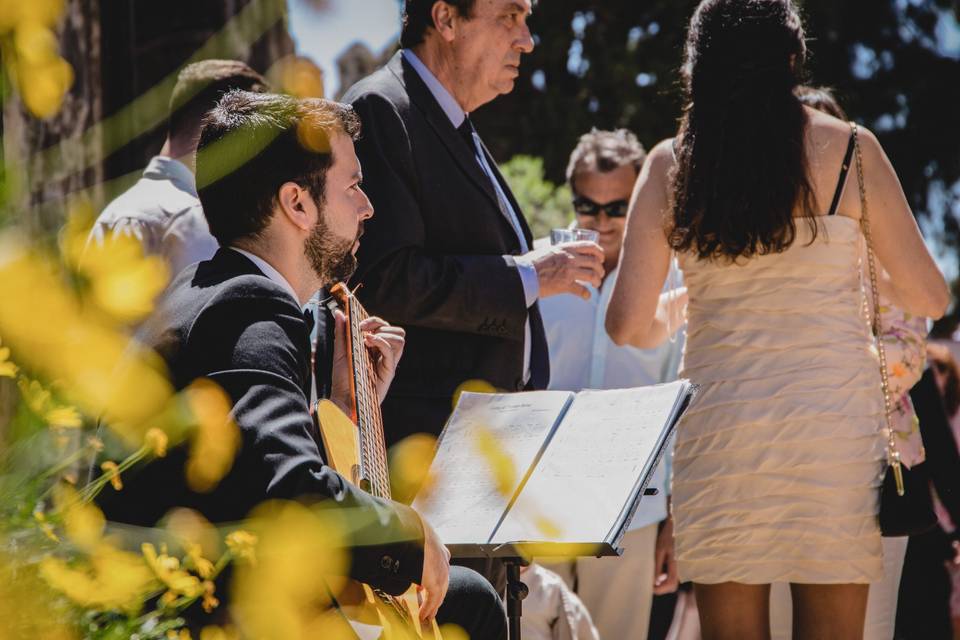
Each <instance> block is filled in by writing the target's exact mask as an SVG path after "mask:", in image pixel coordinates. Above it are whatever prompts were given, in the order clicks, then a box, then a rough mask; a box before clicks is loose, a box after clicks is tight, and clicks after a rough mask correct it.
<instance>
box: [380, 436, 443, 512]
mask: <svg viewBox="0 0 960 640" xmlns="http://www.w3.org/2000/svg"><path fill="white" fill-rule="evenodd" d="M436 446H437V439H436V438H434V437H433V436H431V435H428V434H425V433H418V434H415V435H412V436H408V437H406V438H404V439H403V440H401V441H400V442H398V443H397V444H395V445H394V446H393V447H391V448H390V463H389V468H390V486H391V488H392V489H393V498H394V500H398V501H400V502H403V503H404V504H409V503H411V502H413V498H414V497H415V496H417V495H418V494H419V495H420V496H421V497H423V498H424V499H427V498H429V496H430V492H431V491H432V489H433V485H434V482H435V480H436V479H435V478H433V477H431V476H430V475H429V471H430V463H431V462H433V455H434V453H435V451H436Z"/></svg>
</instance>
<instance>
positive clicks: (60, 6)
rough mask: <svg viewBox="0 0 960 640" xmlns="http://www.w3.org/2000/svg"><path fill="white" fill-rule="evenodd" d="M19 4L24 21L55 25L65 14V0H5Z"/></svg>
mask: <svg viewBox="0 0 960 640" xmlns="http://www.w3.org/2000/svg"><path fill="white" fill-rule="evenodd" d="M5 1H6V2H12V3H13V4H16V5H19V14H20V19H21V20H22V21H24V22H40V23H42V24H46V25H51V26H52V25H54V24H56V23H57V21H58V20H59V19H60V16H61V15H63V10H64V7H65V0H30V2H23V1H22V0H20V1H17V0H5Z"/></svg>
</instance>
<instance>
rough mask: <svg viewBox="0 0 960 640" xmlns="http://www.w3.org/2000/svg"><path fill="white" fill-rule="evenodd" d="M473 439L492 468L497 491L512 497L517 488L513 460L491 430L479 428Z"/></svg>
mask: <svg viewBox="0 0 960 640" xmlns="http://www.w3.org/2000/svg"><path fill="white" fill-rule="evenodd" d="M473 437H474V447H476V449H477V452H478V453H479V454H480V456H481V457H482V458H483V459H484V461H485V462H486V463H487V466H488V467H489V468H490V473H491V474H492V475H493V478H494V482H495V483H496V485H497V491H499V492H500V493H501V494H502V495H505V496H512V495H513V491H514V490H515V489H516V488H517V470H516V469H515V468H514V465H513V460H511V459H510V456H509V455H508V454H507V452H506V451H504V450H503V447H502V446H501V445H500V442H499V441H498V440H497V438H496V436H495V435H493V433H492V432H491V431H490V430H489V429H486V428H483V427H481V428H478V429H477V430H476V431H475V432H474V434H473Z"/></svg>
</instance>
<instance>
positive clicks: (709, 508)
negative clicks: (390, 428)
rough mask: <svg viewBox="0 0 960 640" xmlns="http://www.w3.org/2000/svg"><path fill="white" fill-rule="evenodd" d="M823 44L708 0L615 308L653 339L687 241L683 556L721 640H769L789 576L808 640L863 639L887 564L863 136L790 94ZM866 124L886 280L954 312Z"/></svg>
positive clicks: (633, 335) (650, 163) (780, 0)
mask: <svg viewBox="0 0 960 640" xmlns="http://www.w3.org/2000/svg"><path fill="white" fill-rule="evenodd" d="M805 54H806V48H805V38H804V34H803V28H802V25H801V23H800V19H799V17H798V14H797V12H796V9H795V7H794V6H793V3H792V2H791V1H790V0H704V1H703V2H701V3H700V5H699V7H698V8H697V10H696V12H695V13H694V15H693V17H692V19H691V23H690V30H689V34H688V38H687V46H686V60H685V64H684V68H683V80H684V84H685V88H686V93H687V105H686V107H685V109H684V115H683V120H682V122H681V126H680V130H679V132H678V134H677V137H676V139H675V141H674V140H668V141H664V142H662V143H660V144H659V145H657V146H656V147H655V148H654V150H653V151H652V152H651V154H650V155H649V157H648V159H647V162H646V164H645V165H644V167H643V170H642V172H641V174H640V177H639V178H638V181H637V185H636V188H635V191H634V196H633V201H632V204H631V211H630V214H629V218H628V222H627V229H626V236H625V240H624V250H623V253H622V255H621V263H620V270H619V275H618V279H617V282H616V284H615V289H614V293H613V299H612V301H611V303H610V307H609V310H608V313H607V330H608V332H609V333H610V335H611V336H612V338H613V339H614V340H615V341H616V342H618V343H621V344H625V343H629V344H633V345H635V346H637V347H641V348H646V347H649V346H651V343H652V342H655V341H656V340H657V339H658V338H659V336H661V335H662V334H663V327H662V326H661V325H662V324H663V322H664V320H663V319H662V318H660V317H658V315H657V313H656V310H657V303H658V298H659V294H660V291H661V289H662V286H663V282H664V279H665V277H666V274H667V270H668V267H669V264H670V259H671V253H672V252H676V254H677V256H678V258H679V260H680V265H681V268H682V269H683V272H684V277H685V281H686V285H687V292H688V296H689V305H688V312H687V315H688V329H687V331H688V333H687V344H686V348H685V353H684V365H683V371H682V372H681V375H683V376H684V377H686V378H689V379H690V380H692V381H693V382H695V383H698V384H699V385H700V387H701V389H700V393H699V394H698V396H697V398H696V400H695V401H694V403H693V405H692V406H691V407H690V409H689V410H688V412H687V413H686V415H685V416H684V419H683V420H682V421H681V423H680V425H679V426H678V429H677V442H676V449H675V456H674V477H673V483H674V484H673V493H672V495H673V510H674V513H673V515H674V526H675V539H676V547H677V549H676V556H677V561H678V565H679V571H680V577H681V579H683V580H690V581H692V582H694V584H695V590H696V595H697V602H698V606H699V611H700V618H701V625H702V629H703V635H704V638H705V640H712V639H714V638H721V639H725V638H736V639H738V640H744V639H747V640H749V639H751V638H758V639H767V638H769V635H770V624H769V596H770V584H771V583H774V582H787V583H790V585H791V592H792V596H793V609H794V615H793V620H794V637H795V638H804V639H813V638H839V639H847V638H849V639H851V640H852V639H854V638H862V636H863V623H864V612H865V607H866V600H867V593H868V588H869V583H871V582H875V581H877V580H879V579H880V578H881V576H882V574H883V562H882V553H881V544H880V532H879V527H878V524H877V512H878V508H879V499H878V487H879V485H880V481H881V479H882V474H883V471H884V439H883V438H882V435H881V429H882V428H883V401H882V397H881V392H880V374H879V365H878V362H877V358H876V356H875V353H874V352H873V350H872V349H871V347H872V338H871V336H870V334H869V329H868V326H867V322H866V319H865V317H864V314H863V301H864V297H863V291H862V287H861V278H860V273H861V272H860V260H861V258H862V256H863V251H864V239H863V235H862V234H861V231H860V222H859V218H860V203H859V194H858V189H856V188H851V189H846V190H843V189H839V190H838V188H837V187H838V180H839V177H840V174H841V165H842V164H843V161H844V156H845V152H846V149H847V147H848V144H849V143H850V139H851V129H850V127H849V125H848V124H847V123H845V122H843V121H841V120H838V119H836V118H833V117H831V116H828V115H826V114H822V113H819V112H817V111H814V110H812V109H809V108H806V107H804V106H803V105H801V104H800V102H799V101H798V99H797V98H796V96H794V94H793V89H794V88H795V87H796V86H797V85H798V84H799V81H800V77H801V73H802V68H803V62H804V57H805ZM859 138H860V145H861V147H862V152H863V163H864V166H863V169H864V176H865V187H866V192H867V194H868V198H869V201H870V216H871V223H872V225H871V228H872V235H873V243H874V248H875V251H876V254H877V259H878V260H879V262H880V263H881V266H882V267H883V268H884V269H885V271H886V272H887V273H888V274H889V280H888V281H887V282H885V283H884V284H883V288H884V290H885V292H889V294H890V296H891V298H892V299H893V300H894V301H895V302H896V303H897V304H898V305H899V306H900V307H901V308H902V309H905V310H907V311H909V312H911V313H914V314H916V315H922V316H927V317H933V318H936V317H939V316H941V315H942V314H943V312H944V310H945V309H946V307H947V304H948V302H949V292H948V290H947V286H946V283H945V282H944V279H943V276H942V275H941V274H940V272H939V270H938V269H937V266H936V264H935V263H934V261H933V259H932V257H931V256H930V254H929V252H928V251H927V249H926V247H925V245H924V243H923V238H922V237H921V235H920V232H919V229H918V228H917V225H916V222H915V221H914V219H913V216H912V214H911V212H910V208H909V205H908V203H907V200H906V198H905V196H904V194H903V190H902V188H901V186H900V183H899V180H898V179H897V176H896V174H895V172H894V170H893V168H892V166H891V165H890V162H889V161H888V159H887V157H886V155H885V154H884V152H883V150H882V149H881V147H880V145H879V143H878V142H877V140H876V138H875V137H874V136H873V135H872V134H871V133H870V132H868V131H867V130H865V129H860V135H859ZM852 177H853V179H855V174H854V176H852ZM837 193H839V195H838V196H836V197H834V196H835V194H837Z"/></svg>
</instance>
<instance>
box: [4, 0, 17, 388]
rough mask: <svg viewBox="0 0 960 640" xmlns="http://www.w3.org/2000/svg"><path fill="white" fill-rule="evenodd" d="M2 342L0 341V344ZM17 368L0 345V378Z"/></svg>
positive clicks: (13, 373) (12, 375)
mask: <svg viewBox="0 0 960 640" xmlns="http://www.w3.org/2000/svg"><path fill="white" fill-rule="evenodd" d="M0 1H2V0H0ZM2 344H3V343H2V342H0V345H2ZM19 370H20V369H19V367H17V365H15V364H14V363H13V362H11V361H10V349H9V347H4V346H0V378H13V377H15V376H16V375H17V371H19Z"/></svg>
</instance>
